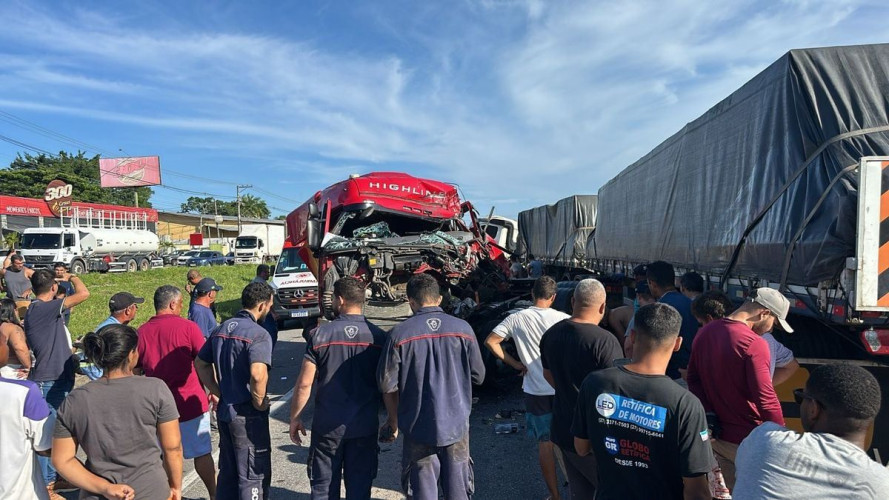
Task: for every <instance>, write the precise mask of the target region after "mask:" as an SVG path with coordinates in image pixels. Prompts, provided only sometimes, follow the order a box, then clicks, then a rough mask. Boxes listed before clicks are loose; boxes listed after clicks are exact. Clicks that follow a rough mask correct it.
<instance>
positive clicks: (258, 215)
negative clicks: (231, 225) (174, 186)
mask: <svg viewBox="0 0 889 500" xmlns="http://www.w3.org/2000/svg"><path fill="white" fill-rule="evenodd" d="M214 202H215V206H214ZM180 209H181V210H182V212H184V213H194V214H206V215H213V214H219V215H228V216H232V217H234V216H236V215H238V203H237V201H222V200H217V199H215V198H213V197H212V196H208V197H205V198H202V197H199V196H189V197H188V199H187V200H185V203H183V204H182V205H181V206H180ZM271 215H272V212H271V211H270V210H269V207H268V205H267V204H266V202H265V200H263V199H262V198H257V197H256V196H253V195H251V194H245V195H244V196H241V217H249V218H253V219H268V218H269V216H271Z"/></svg>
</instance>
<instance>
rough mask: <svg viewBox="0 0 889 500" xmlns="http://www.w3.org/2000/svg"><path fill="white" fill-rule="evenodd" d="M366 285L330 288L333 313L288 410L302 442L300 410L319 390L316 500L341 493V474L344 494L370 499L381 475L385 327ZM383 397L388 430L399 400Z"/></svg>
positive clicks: (312, 347)
mask: <svg viewBox="0 0 889 500" xmlns="http://www.w3.org/2000/svg"><path fill="white" fill-rule="evenodd" d="M364 297H365V295H364V285H363V283H362V282H361V281H360V280H358V279H355V278H351V277H347V278H340V279H339V280H337V281H336V283H334V285H333V312H334V313H335V314H336V318H335V319H334V320H333V321H331V322H329V323H325V324H323V325H321V326H319V327H318V328H316V329H315V330H314V331H313V332H312V334H311V339H310V341H309V343H308V345H307V346H306V354H305V358H304V359H303V363H302V369H301V371H300V373H299V377H298V378H297V380H296V385H295V386H294V388H293V403H292V404H291V407H290V438H291V440H293V442H294V443H295V444H302V440H301V439H300V434H302V435H303V436H305V435H306V428H305V425H304V424H303V421H302V413H303V410H305V407H306V403H307V402H308V401H309V397H310V396H311V393H312V385H313V383H315V381H316V380H317V387H316V388H315V413H314V416H313V418H312V438H311V445H310V449H309V459H308V463H307V469H308V474H309V480H310V482H311V484H312V499H313V500H328V499H339V498H340V479H341V478H343V479H345V482H346V498H348V499H349V500H362V499H366V500H369V499H370V490H371V486H372V484H373V480H374V478H375V477H376V475H377V464H378V461H377V458H378V446H377V427H378V426H379V420H378V419H379V417H378V414H379V401H380V393H379V391H378V390H377V383H376V371H377V365H378V364H379V360H380V354H381V353H382V349H383V344H384V343H385V342H386V332H384V331H383V330H382V329H381V328H379V327H377V326H376V325H374V324H373V323H371V322H369V321H367V319H365V317H364V315H363V314H362V311H361V309H362V306H363V305H364ZM393 396H394V395H386V409H387V412H388V413H389V415H391V416H392V417H391V418H388V417H387V420H386V421H387V423H386V424H385V425H384V426H383V430H382V431H383V434H386V440H388V441H394V440H395V436H394V434H393V433H391V432H386V431H387V430H388V428H390V427H391V428H392V429H394V428H396V426H397V423H396V422H395V414H396V405H397V401H396V400H395V399H394V397H393Z"/></svg>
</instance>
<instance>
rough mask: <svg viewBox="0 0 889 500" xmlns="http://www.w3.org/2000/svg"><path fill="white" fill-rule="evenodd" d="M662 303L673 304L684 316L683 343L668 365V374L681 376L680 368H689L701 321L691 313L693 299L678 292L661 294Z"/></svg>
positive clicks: (672, 291)
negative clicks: (693, 343)
mask: <svg viewBox="0 0 889 500" xmlns="http://www.w3.org/2000/svg"><path fill="white" fill-rule="evenodd" d="M657 301H658V302H660V303H661V304H667V305H669V306H673V308H674V309H676V310H677V311H679V315H680V316H682V326H681V327H680V328H679V336H680V337H682V345H681V346H680V347H679V350H678V351H676V352H674V353H673V356H672V357H671V358H670V363H669V365H668V366H667V376H669V377H670V378H673V379H677V378H679V375H680V374H679V369H680V368H682V369H683V370H684V369H686V368H688V360H689V358H690V357H691V343H692V342H693V341H694V340H695V334H697V333H698V328H700V326H701V325H700V323H698V320H696V319H695V317H694V314H692V313H691V299H690V298H688V297H686V296H685V295H682V294H681V293H679V292H677V291H676V290H670V291H669V292H667V293H665V294H663V295H661V298H659V299H658V300H657Z"/></svg>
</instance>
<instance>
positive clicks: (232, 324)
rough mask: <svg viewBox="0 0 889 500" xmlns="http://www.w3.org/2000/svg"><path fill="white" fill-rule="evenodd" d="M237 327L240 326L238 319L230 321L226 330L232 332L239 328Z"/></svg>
mask: <svg viewBox="0 0 889 500" xmlns="http://www.w3.org/2000/svg"><path fill="white" fill-rule="evenodd" d="M237 327H238V322H237V321H230V322H229V323H228V326H226V327H225V331H226V332H228V333H231V332H233V331H235V328H237Z"/></svg>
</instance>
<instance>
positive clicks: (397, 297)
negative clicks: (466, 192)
mask: <svg viewBox="0 0 889 500" xmlns="http://www.w3.org/2000/svg"><path fill="white" fill-rule="evenodd" d="M465 210H471V205H468V204H465V203H461V202H460V200H459V198H458V197H457V191H456V188H454V187H453V186H451V185H449V184H445V183H441V182H437V181H431V180H426V179H419V178H416V177H412V176H409V175H406V174H402V173H385V172H383V173H372V174H367V175H364V176H360V177H359V176H353V177H351V178H350V179H349V180H346V181H343V182H340V183H337V184H334V185H333V186H331V187H329V188H327V189H325V190H324V191H320V192H318V193H317V194H316V195H315V196H313V197H312V198H311V199H310V200H308V201H307V202H306V203H304V204H303V205H302V206H300V207H299V208H297V209H296V210H294V211H293V212H292V213H291V214H290V215H288V217H287V221H288V226H289V228H290V234H291V235H292V238H293V240H294V244H295V245H300V244H301V242H306V245H305V246H304V247H303V248H304V251H305V255H304V256H303V258H304V260H306V262H307V264H309V267H310V268H311V269H312V271H313V273H315V275H316V276H317V277H318V281H319V287H320V292H321V303H322V310H323V311H324V312H325V313H326V314H327V315H329V314H330V313H332V311H331V309H332V299H333V284H334V283H335V282H336V280H338V279H339V278H341V277H343V276H353V277H356V278H359V279H361V280H362V281H364V283H365V284H366V287H367V308H366V311H365V312H366V313H367V315H368V316H370V317H376V318H397V317H404V316H408V315H410V313H411V312H410V308H409V306H408V304H407V296H406V287H407V282H408V280H409V279H410V278H411V276H413V275H414V274H418V273H429V274H432V275H433V276H435V277H436V278H437V279H438V281H439V283H440V284H441V285H442V291H443V295H444V300H443V304H442V305H443V307H444V308H445V309H446V310H449V311H451V312H453V311H454V310H455V309H456V310H458V311H459V310H461V309H462V310H466V309H467V307H466V304H468V303H469V302H467V300H469V301H472V302H475V301H477V300H478V297H477V293H479V289H481V288H484V287H488V286H492V285H493V286H496V285H497V284H499V283H502V282H504V281H505V274H504V272H503V271H504V270H505V267H506V264H507V263H506V259H505V257H504V256H503V255H502V252H500V251H499V250H498V249H496V248H493V247H491V246H490V242H489V241H488V239H487V237H486V236H484V235H483V234H482V233H481V231H480V230H479V229H478V226H477V224H472V225H470V226H467V224H466V223H465V222H464V221H463V219H462V217H463V215H464V213H465V212H464V211H465ZM473 220H475V219H474V218H473ZM461 304H462V306H461Z"/></svg>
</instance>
